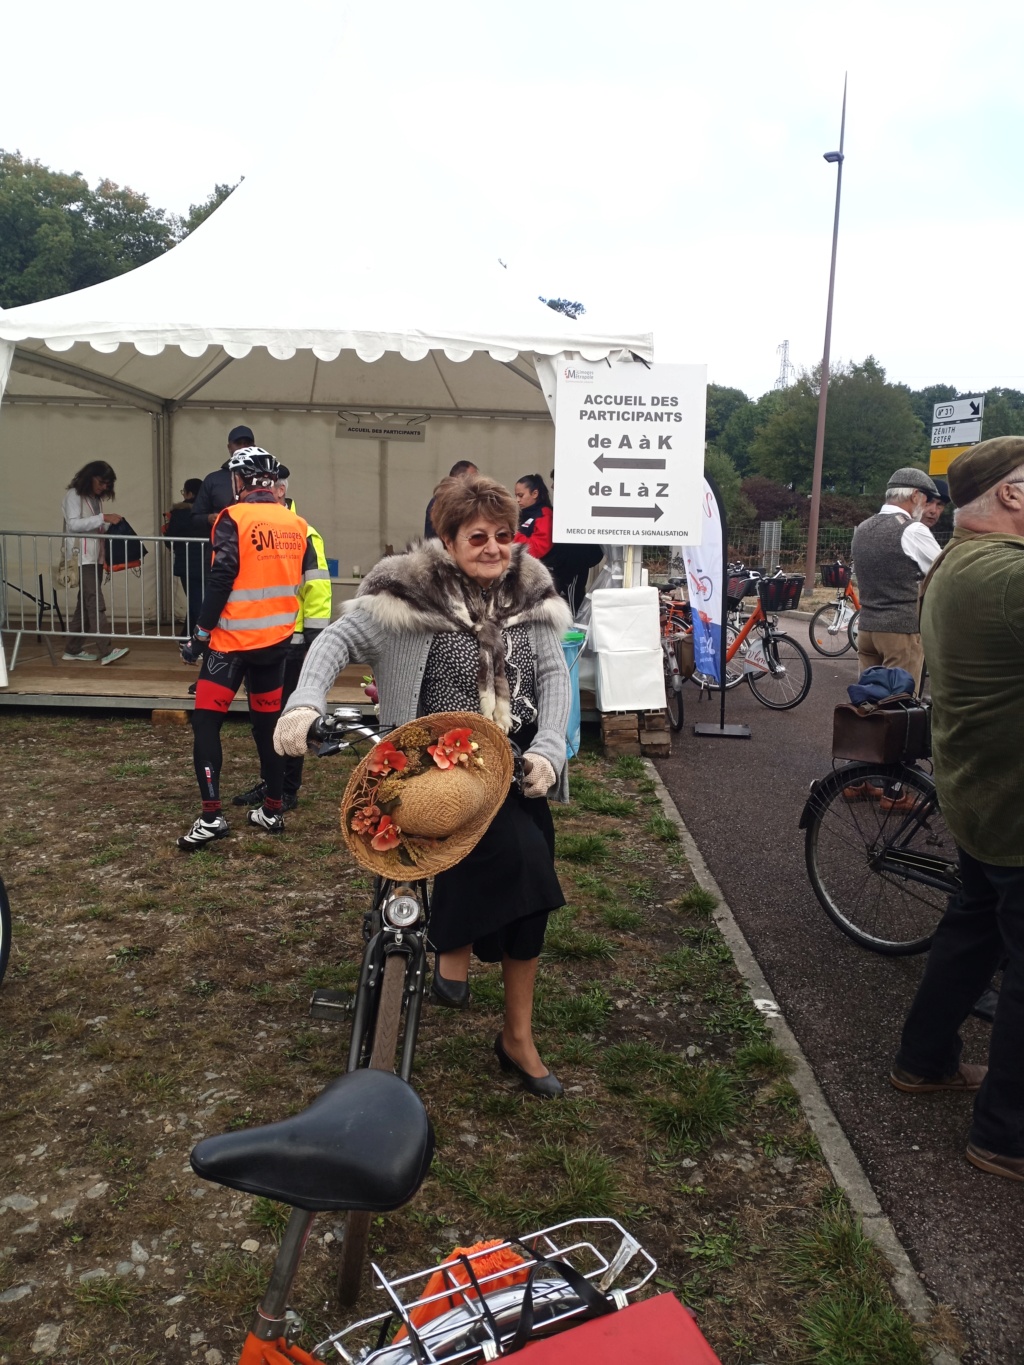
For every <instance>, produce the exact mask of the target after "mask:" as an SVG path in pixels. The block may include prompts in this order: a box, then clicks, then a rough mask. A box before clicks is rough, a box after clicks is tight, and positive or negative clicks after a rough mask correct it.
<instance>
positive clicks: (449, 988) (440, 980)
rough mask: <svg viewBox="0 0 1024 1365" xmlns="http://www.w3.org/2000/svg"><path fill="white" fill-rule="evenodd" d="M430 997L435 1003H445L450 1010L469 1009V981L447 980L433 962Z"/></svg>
mask: <svg viewBox="0 0 1024 1365" xmlns="http://www.w3.org/2000/svg"><path fill="white" fill-rule="evenodd" d="M430 998H431V1000H432V1001H433V1002H434V1004H435V1005H447V1006H448V1008H449V1009H450V1010H468V1009H469V982H468V981H449V980H448V978H447V977H446V976H442V975H441V973H440V971H439V970H438V967H437V963H436V961H435V963H434V976H433V979H432V980H431V983H430Z"/></svg>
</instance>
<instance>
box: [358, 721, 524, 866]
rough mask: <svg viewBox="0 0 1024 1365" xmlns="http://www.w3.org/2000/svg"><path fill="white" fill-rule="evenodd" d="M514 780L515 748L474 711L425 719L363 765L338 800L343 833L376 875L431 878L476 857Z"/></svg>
mask: <svg viewBox="0 0 1024 1365" xmlns="http://www.w3.org/2000/svg"><path fill="white" fill-rule="evenodd" d="M511 781H512V749H511V746H510V745H509V742H508V739H507V738H506V736H505V734H504V732H503V731H502V730H500V729H499V727H498V726H497V725H495V724H494V722H493V721H490V720H486V719H485V718H484V717H483V716H481V715H478V714H476V713H475V712H472V711H442V712H438V713H437V714H436V715H432V716H420V717H419V718H418V719H417V720H413V721H409V722H408V724H406V725H400V726H399V727H398V729H397V730H392V732H391V733H390V734H389V735H388V736H387V738H386V739H384V740H382V741H381V743H380V744H377V745H375V746H374V748H373V749H372V750H371V751H370V752H369V753H368V754H367V755H366V757H365V758H364V759H363V760H362V761H361V762H360V764H359V766H358V767H357V768H356V770H355V772H354V773H353V774H352V776H351V778H350V779H349V784H348V786H347V787H346V788H345V795H344V796H343V797H342V798H341V832H342V834H343V835H344V838H345V842H346V844H348V847H349V851H350V852H351V854H352V856H353V857H354V858H355V860H356V861H357V862H358V863H361V864H362V866H363V867H366V868H369V869H370V871H371V872H376V873H379V875H380V876H382V877H390V878H391V879H392V880H401V879H402V878H416V879H420V878H424V877H433V876H435V875H436V874H437V873H438V872H444V871H445V870H446V869H447V868H449V867H454V866H455V864H456V863H457V862H461V860H462V859H463V858H465V856H466V854H467V853H470V852H472V850H473V849H474V848H475V847H476V845H477V844H478V843H479V841H480V839H481V837H482V836H483V834H484V831H485V830H486V829H487V826H488V825H489V824H490V823H491V821H492V820H493V819H494V817H495V815H496V814H497V813H498V810H499V808H500V806H501V803H502V802H503V801H504V800H505V797H506V795H507V794H508V789H509V785H510V784H511Z"/></svg>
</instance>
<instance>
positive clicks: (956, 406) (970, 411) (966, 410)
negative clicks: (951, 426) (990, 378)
mask: <svg viewBox="0 0 1024 1365" xmlns="http://www.w3.org/2000/svg"><path fill="white" fill-rule="evenodd" d="M984 413H985V395H984V394H982V395H981V396H980V397H979V398H957V399H954V401H953V402H951V403H936V404H935V407H934V408H933V409H932V421H933V422H934V423H935V425H936V426H943V425H945V424H946V423H948V422H980V421H981V419H982V417H983V416H984Z"/></svg>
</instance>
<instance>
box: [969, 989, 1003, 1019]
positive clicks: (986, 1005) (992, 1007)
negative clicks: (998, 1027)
mask: <svg viewBox="0 0 1024 1365" xmlns="http://www.w3.org/2000/svg"><path fill="white" fill-rule="evenodd" d="M998 1004H999V992H998V991H997V990H996V988H995V986H988V987H986V988H985V990H983V991H982V993H981V994H980V995H979V996H978V998H977V1000H975V1002H974V1004H973V1005H972V1006H971V1013H972V1014H973V1015H974V1017H975V1019H984V1021H985V1023H986V1024H994V1023H995V1020H996V1006H997V1005H998Z"/></svg>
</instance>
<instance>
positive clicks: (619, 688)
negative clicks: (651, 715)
mask: <svg viewBox="0 0 1024 1365" xmlns="http://www.w3.org/2000/svg"><path fill="white" fill-rule="evenodd" d="M662 657H663V656H662V651H661V646H660V645H659V646H658V648H657V649H633V650H629V651H628V652H627V653H615V654H598V655H597V687H596V695H597V709H598V710H599V711H659V710H661V709H662V708H663V707H664V705H665V666H664V664H663V662H662Z"/></svg>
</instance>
